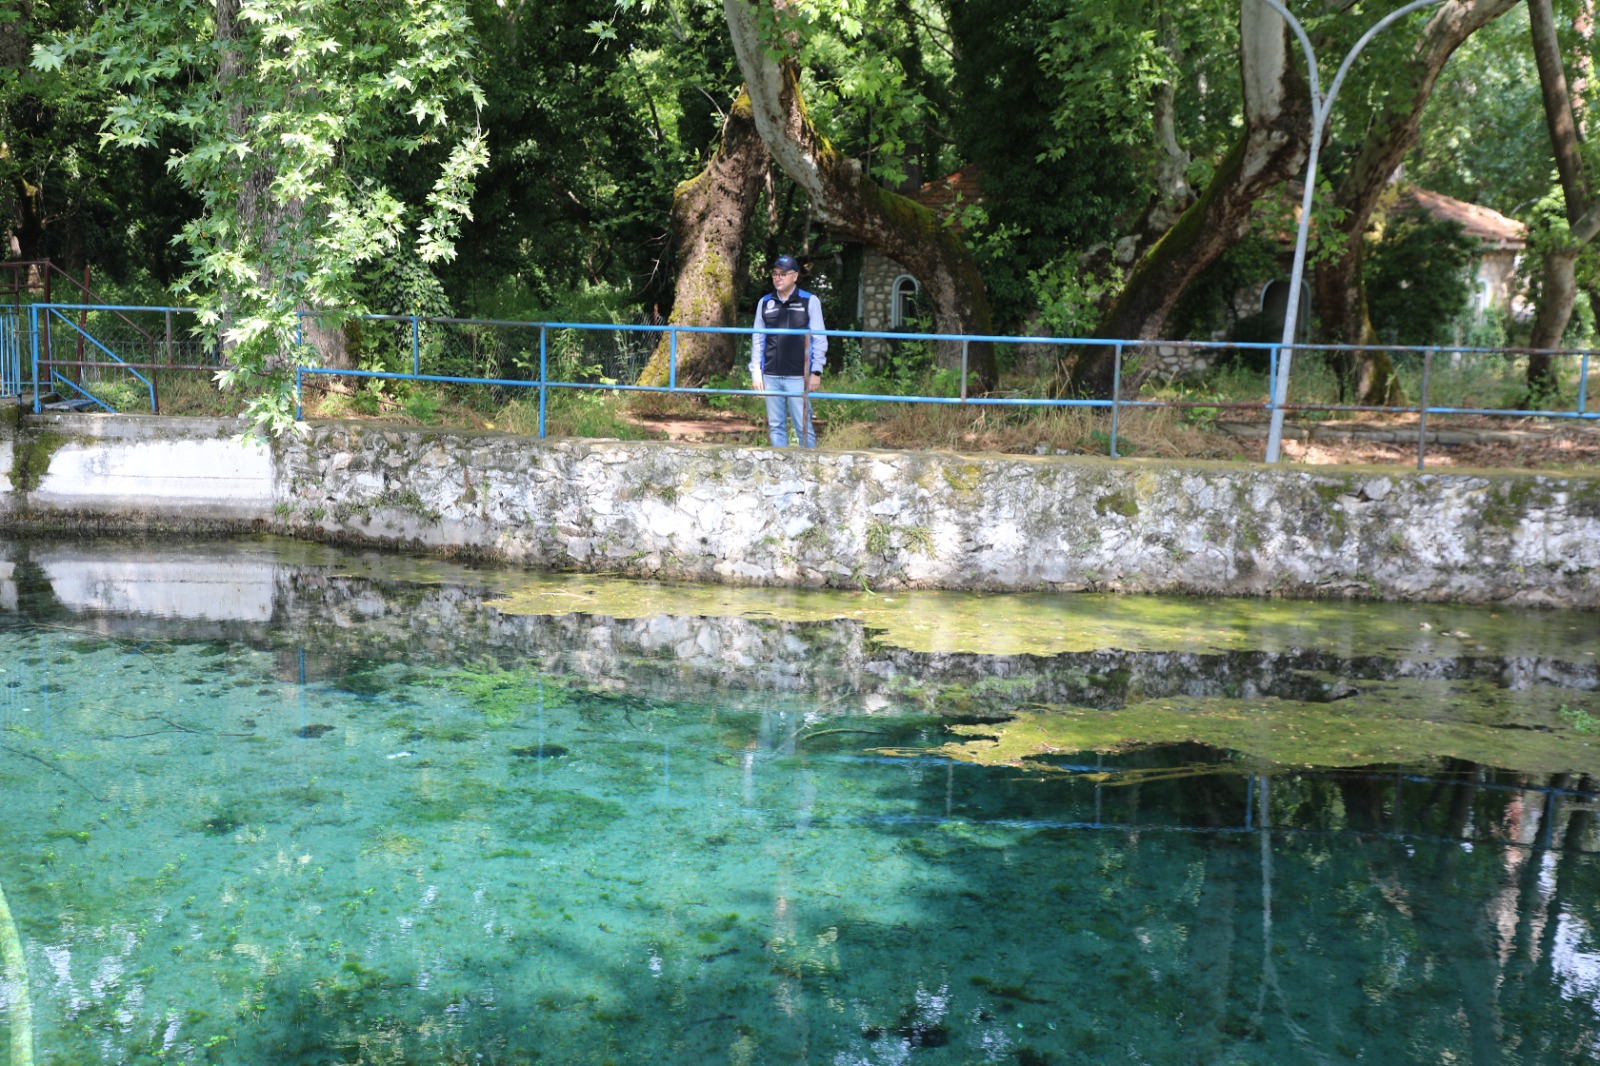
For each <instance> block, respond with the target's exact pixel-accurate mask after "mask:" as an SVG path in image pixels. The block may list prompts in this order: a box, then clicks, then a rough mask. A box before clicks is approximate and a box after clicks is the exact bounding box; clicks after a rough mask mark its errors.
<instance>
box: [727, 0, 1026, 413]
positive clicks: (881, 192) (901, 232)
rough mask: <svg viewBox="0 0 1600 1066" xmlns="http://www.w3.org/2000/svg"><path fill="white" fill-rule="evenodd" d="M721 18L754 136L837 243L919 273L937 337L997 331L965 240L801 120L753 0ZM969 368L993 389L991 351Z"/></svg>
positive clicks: (955, 357)
mask: <svg viewBox="0 0 1600 1066" xmlns="http://www.w3.org/2000/svg"><path fill="white" fill-rule="evenodd" d="M773 6H774V8H775V9H776V13H777V14H778V16H779V18H778V20H777V22H776V25H777V26H778V28H780V29H781V22H782V19H783V18H784V17H787V16H788V13H789V3H788V0H773ZM723 13H724V15H725V16H726V18H727V23H728V31H729V34H730V35H731V37H732V39H733V46H734V52H735V54H736V55H737V56H738V59H739V68H740V70H741V71H742V72H743V73H744V77H745V85H746V87H747V89H748V90H749V93H750V100H751V105H752V108H753V111H754V117H755V124H756V129H757V130H759V131H760V133H761V139H762V140H763V141H765V142H766V145H767V150H768V151H769V152H770V153H771V155H772V160H773V162H774V163H776V164H777V166H778V169H780V170H782V171H783V172H784V173H785V174H787V175H788V176H789V178H790V180H792V181H793V182H794V183H795V184H796V185H797V186H799V188H800V189H801V191H802V192H804V193H805V194H806V196H807V197H808V198H809V199H810V200H811V204H812V207H813V209H814V212H815V217H816V218H817V219H818V221H820V222H822V223H823V224H824V225H826V226H827V227H828V228H829V229H830V230H832V231H833V232H834V233H836V234H838V235H839V236H842V237H847V238H849V239H851V240H856V241H860V242H862V243H863V244H866V245H869V246H871V247H873V248H876V249H877V250H878V251H879V252H882V253H883V254H884V255H886V256H888V257H889V258H891V259H894V260H896V261H897V262H899V263H900V264H902V265H903V266H904V267H905V268H906V270H907V271H908V272H909V273H911V274H913V275H915V276H916V278H917V280H918V281H919V282H921V284H922V287H923V291H924V292H926V293H927V294H928V296H929V297H930V298H931V299H932V301H933V306H934V321H935V323H936V325H937V328H938V331H939V332H940V333H952V334H988V333H991V332H992V330H993V325H992V319H991V316H990V310H989V296H988V291H987V289H986V288H985V287H984V283H983V278H982V276H981V275H980V274H979V272H978V266H977V263H976V262H975V261H974V260H973V258H972V255H971V253H970V252H969V251H968V250H967V248H966V245H964V244H963V243H962V241H961V238H960V237H959V236H957V234H956V233H955V232H953V231H952V230H951V229H950V228H949V227H947V226H944V225H943V224H942V223H941V222H940V220H939V219H938V218H937V217H936V216H935V215H934V214H933V212H932V211H929V210H928V209H927V208H926V207H923V206H922V205H921V204H918V203H916V202H915V201H913V200H910V199H907V198H906V197H904V196H900V195H897V194H896V193H893V192H890V191H888V190H886V189H884V188H882V187H881V186H879V185H878V184H877V183H876V182H874V181H872V179H871V178H869V177H868V176H867V173H866V169H865V168H864V167H863V166H862V165H861V163H860V161H859V160H855V159H851V158H849V157H848V156H845V155H843V154H841V153H840V152H839V151H838V150H837V149H835V148H834V147H833V145H832V144H830V143H829V142H828V140H827V139H826V138H825V137H823V136H822V135H821V134H820V133H818V132H817V129H816V127H814V126H813V125H812V124H811V121H810V119H809V118H807V116H806V113H805V103H804V101H803V99H802V98H801V95H800V72H799V69H798V67H797V66H796V65H795V62H794V60H793V59H790V58H787V57H782V58H780V56H781V55H782V52H783V49H782V48H781V47H774V46H775V45H777V44H780V42H773V41H768V40H767V39H766V37H765V35H764V34H763V21H764V20H763V19H761V18H759V17H758V10H757V5H756V3H754V2H753V0H723ZM767 24H768V25H773V24H774V23H773V22H771V21H770V20H767ZM961 349H962V345H961V344H960V343H959V342H953V343H945V344H941V345H940V347H939V363H940V365H941V366H944V367H947V368H957V367H959V366H960V364H961V357H962V351H961ZM967 367H968V371H969V373H971V374H974V375H976V377H977V380H978V383H979V385H980V387H985V388H986V387H989V386H992V385H993V384H994V382H995V378H996V373H995V363H994V351H993V348H992V346H991V345H989V344H983V343H974V344H971V345H970V348H969V351H968V353H967Z"/></svg>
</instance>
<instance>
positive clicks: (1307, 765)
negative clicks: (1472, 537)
mask: <svg viewBox="0 0 1600 1066" xmlns="http://www.w3.org/2000/svg"><path fill="white" fill-rule="evenodd" d="M146 550H147V549H146V548H144V547H143V546H138V547H135V548H131V549H116V548H112V549H102V548H99V547H97V546H90V545H78V546H73V545H66V546H62V545H50V546H44V547H39V546H30V545H15V546H12V547H11V549H10V550H9V551H8V552H7V554H8V556H9V559H10V562H11V563H12V571H11V578H10V580H11V581H12V582H13V592H12V593H11V595H13V596H14V597H15V602H16V604H17V608H16V610H15V611H13V612H11V613H10V614H8V615H7V616H5V617H4V618H0V670H3V671H4V672H3V673H0V790H3V791H0V794H3V795H4V796H5V799H6V816H5V817H4V818H3V819H0V883H3V884H4V885H5V888H6V891H7V892H8V894H9V895H8V897H7V898H8V899H9V901H10V904H11V908H12V910H13V912H14V919H15V925H16V928H17V930H18V931H19V934H20V936H19V942H20V945H21V950H22V952H23V953H24V956H25V962H26V966H27V970H28V973H29V979H28V981H27V982H26V984H27V987H25V988H19V987H17V983H16V982H11V983H8V984H0V1017H4V1018H7V1019H10V1021H8V1022H7V1025H8V1035H9V1037H11V1038H12V1039H13V1041H14V1038H15V1036H16V1032H17V1024H16V1022H15V1018H16V1017H17V1016H18V1015H17V1008H18V1006H19V1005H20V1004H22V1003H23V1002H24V997H27V996H28V995H29V994H30V993H31V1004H32V1007H33V1016H34V1023H35V1026H36V1030H37V1035H36V1039H35V1043H36V1045H37V1052H38V1061H39V1062H41V1063H57V1064H62V1066H66V1064H72V1066H79V1064H85V1063H125V1062H140V1063H143V1062H158V1061H164V1062H185V1063H202V1062H215V1061H223V1062H272V1063H284V1064H294V1063H346V1062H418V1063H438V1062H449V1063H454V1062H461V1063H466V1062H497V1061H499V1062H507V1061H509V1062H530V1061H534V1060H535V1059H537V1060H539V1061H549V1062H575V1063H576V1062H603V1061H614V1062H662V1061H669V1062H677V1061H686V1062H729V1063H769V1062H775V1063H782V1062H796V1063H798V1062H825V1063H887V1062H908V1061H912V1060H921V1059H924V1058H926V1059H930V1060H934V1061H939V1060H944V1061H953V1062H1001V1063H1030V1064H1037V1063H1067V1062H1111V1061H1116V1062H1124V1061H1127V1062H1139V1061H1143V1062H1151V1063H1172V1062H1185V1063H1188V1062H1195V1063H1211V1062H1216V1063H1263V1064H1265V1063H1274V1064H1278V1063H1289V1062H1345V1061H1370V1062H1383V1063H1405V1062H1417V1063H1422V1062H1427V1063H1436V1062H1443V1061H1451V1062H1471V1063H1508V1064H1509V1063H1569V1062H1578V1061H1585V1060H1587V1059H1588V1058H1590V1057H1591V1056H1592V1055H1593V1053H1594V1051H1595V1049H1596V1044H1597V1041H1600V1006H1597V1001H1600V967H1597V955H1600V942H1597V939H1596V936H1595V929H1596V922H1597V921H1600V913H1597V910H1600V885H1597V883H1596V874H1597V867H1596V863H1597V859H1596V857H1595V852H1596V851H1597V850H1600V837H1597V830H1596V825H1595V818H1594V808H1595V803H1596V796H1595V788H1594V782H1593V780H1592V779H1591V777H1590V776H1589V774H1590V772H1591V770H1590V759H1591V756H1590V754H1589V751H1588V747H1587V745H1588V734H1586V733H1584V732H1583V731H1581V730H1580V729H1578V728H1577V727H1578V725H1581V724H1582V723H1583V718H1582V715H1583V714H1591V715H1595V716H1600V706H1596V703H1595V692H1596V685H1595V677H1594V659H1593V657H1592V656H1591V655H1589V654H1588V653H1589V652H1591V651H1592V650H1593V637H1592V636H1591V637H1590V638H1589V639H1588V640H1587V641H1585V640H1573V639H1571V638H1570V637H1568V638H1563V639H1562V640H1560V641H1559V642H1552V643H1551V644H1550V645H1549V646H1547V647H1546V646H1537V645H1536V644H1530V643H1529V641H1528V640H1527V639H1526V632H1529V631H1533V632H1538V631H1543V632H1555V633H1565V632H1569V631H1568V630H1565V629H1563V628H1562V627H1563V626H1565V625H1567V624H1568V621H1569V620H1568V618H1566V617H1563V616H1556V615H1551V614H1545V615H1529V616H1527V624H1526V625H1525V626H1521V627H1518V626H1511V627H1508V629H1509V630H1511V631H1515V630H1518V629H1519V628H1520V629H1521V630H1523V631H1524V632H1523V633H1522V635H1521V636H1519V637H1518V638H1517V642H1516V644H1515V645H1514V646H1513V645H1511V644H1509V643H1508V644H1505V645H1499V644H1495V643H1486V644H1485V646H1484V647H1483V648H1482V649H1481V650H1479V649H1476V648H1474V649H1473V652H1472V654H1471V655H1469V656H1462V655H1456V654H1448V655H1442V654H1438V653H1437V651H1436V650H1435V651H1418V650H1417V648H1416V647H1415V645H1409V644H1406V645H1405V646H1404V647H1401V645H1403V644H1404V642H1403V641H1400V640H1398V639H1397V638H1396V633H1397V632H1399V631H1400V629H1401V628H1402V627H1398V626H1396V625H1394V624H1390V620H1391V616H1390V615H1388V614H1386V609H1384V608H1377V607H1365V606H1360V605H1352V606H1349V607H1348V608H1347V610H1348V611H1349V612H1350V618H1349V624H1348V628H1347V629H1346V630H1345V633H1346V638H1347V639H1346V643H1345V644H1344V646H1342V647H1341V648H1340V650H1339V652H1338V653H1337V654H1334V653H1331V652H1328V651H1326V650H1323V649H1320V648H1317V647H1292V646H1288V645H1287V643H1286V642H1284V641H1278V640H1273V639H1271V638H1267V639H1266V640H1264V645H1270V647H1265V646H1264V647H1263V648H1259V649H1251V648H1237V647H1234V648H1229V649H1227V650H1219V651H1216V652H1206V651H1204V650H1196V649H1192V648H1191V649H1188V650H1184V651H1174V650H1172V648H1171V647H1170V646H1166V647H1163V646H1161V645H1162V640H1163V639H1165V638H1161V639H1155V640H1152V641H1150V642H1149V643H1143V642H1140V641H1137V640H1134V641H1130V642H1129V643H1130V646H1129V647H1122V648H1105V649H1100V650H1093V651H1079V652H1072V653H1067V654H1063V655H1059V656H1053V657H1047V658H1046V657H1037V656H1029V655H1015V656H977V655H970V654H960V653H954V652H940V653H932V652H912V651H908V650H906V649H904V648H900V647H893V646H889V645H886V644H884V643H882V642H881V641H879V640H878V639H876V638H875V637H874V636H873V634H872V633H871V632H869V631H866V630H864V629H863V628H862V627H861V626H859V625H857V624H855V623H853V622H848V621H827V620H817V621H813V622H807V623H797V622H776V621H770V620H768V621H762V620H757V619H751V618H741V617H729V618H704V617H690V616H673V615H655V616H651V617H646V618H636V619H632V620H628V621H618V622H613V621H611V620H608V619H606V618H603V617H599V616H590V615H569V616H559V617H548V616H512V615H504V614H501V613H500V612H498V611H497V610H495V609H494V608H493V607H491V606H488V605H486V603H485V599H486V596H487V593H486V591H485V590H489V589H491V588H492V589H494V590H495V594H499V592H500V591H503V589H504V582H505V581H506V580H507V578H506V577H505V576H504V575H487V574H486V575H482V576H481V584H480V583H478V581H479V579H478V577H477V576H475V575H473V574H471V573H468V572H464V571H454V572H450V576H451V580H450V581H444V582H441V581H439V580H437V575H435V577H434V578H433V579H428V578H427V577H426V574H425V573H424V571H425V570H426V568H425V567H422V566H421V565H420V564H414V563H406V564H404V565H405V566H406V567H407V573H406V579H405V580H400V579H397V578H392V579H387V580H385V579H383V577H382V574H381V568H380V567H378V565H377V564H375V563H374V562H373V560H372V559H370V558H368V557H363V558H362V559H361V560H360V562H361V565H362V567H364V568H365V569H367V570H369V571H372V570H377V571H379V573H377V574H376V575H375V576H368V577H359V578H358V577H353V576H340V575H342V574H343V575H348V574H349V573H350V572H351V571H352V570H353V569H355V567H354V566H353V565H352V564H351V561H350V560H348V559H345V558H344V557H340V556H336V555H332V554H330V553H326V552H309V551H308V550H306V549H303V548H290V549H288V554H285V555H281V556H280V555H277V554H274V552H273V550H271V549H270V547H269V546H266V545H263V544H259V543H255V542H250V543H248V544H246V545H243V546H241V545H221V546H204V545H191V546H184V548H183V549H182V552H183V555H182V558H183V559H184V560H187V561H188V562H187V563H186V564H185V565H183V566H175V565H163V566H158V567H156V568H154V569H150V570H143V569H140V568H138V567H137V566H136V565H135V564H134V563H133V562H131V561H130V560H133V559H135V558H136V557H137V555H138V554H139V553H140V552H141V551H146ZM235 553H237V554H242V555H243V557H244V559H245V563H246V565H244V566H241V567H239V568H238V569H234V570H230V569H229V566H228V559H229V558H230V555H232V554H235ZM168 562H169V563H170V562H171V560H170V559H169V560H168ZM186 571H187V572H188V573H192V574H194V575H196V576H198V577H200V578H202V579H203V581H202V584H203V585H204V588H205V589H206V590H207V591H206V592H205V593H203V594H201V595H199V596H194V595H193V590H192V589H191V588H186V587H184V585H185V573H186ZM96 573H99V574H118V575H130V577H129V578H128V579H129V580H133V579H137V580H138V581H139V582H141V583H148V584H149V586H150V587H141V588H140V589H139V590H138V592H137V593H132V592H124V591H122V590H121V589H120V588H118V587H116V586H117V585H118V584H120V583H121V582H122V581H123V578H122V577H118V579H117V582H114V583H113V585H112V586H111V587H101V589H100V591H98V592H93V593H92V594H91V593H89V592H85V590H86V589H94V588H96V587H99V586H96V584H95V583H94V582H93V581H88V580H84V579H83V578H82V575H84V574H96ZM63 575H68V577H66V578H64V576H63ZM162 584H166V585H170V586H175V587H168V588H160V587H156V586H159V585H162ZM185 603H192V604H194V606H193V607H192V608H183V610H182V613H181V616H175V615H178V614H179V608H180V605H183V604H185ZM230 605H231V606H230ZM1118 609H1119V610H1120V609H1124V608H1120V607H1119V608H1118ZM1457 624H1458V625H1465V624H1464V623H1457ZM1471 624H1472V625H1473V627H1474V629H1476V628H1477V626H1476V623H1475V622H1474V623H1471ZM1364 628H1366V629H1370V630H1371V631H1372V632H1373V633H1374V634H1376V635H1375V636H1374V637H1373V638H1372V639H1371V640H1365V639H1364V638H1363V639H1356V638H1355V637H1351V636H1350V634H1353V633H1359V632H1361V631H1362V630H1363V629H1364ZM1407 632H1409V631H1407ZM1485 639H1486V640H1487V639H1488V638H1485ZM1508 639H1509V638H1508ZM1385 649H1387V651H1386V650H1385ZM1513 652H1514V654H1512V653H1513ZM1352 690H1355V691H1352ZM1474 693H1476V694H1478V695H1477V696H1475V697H1474V698H1473V699H1471V700H1465V699H1458V698H1457V697H1460V696H1461V695H1462V694H1468V695H1471V694H1474ZM1441 694H1445V695H1447V696H1449V698H1448V699H1442V698H1441ZM1169 705H1170V706H1169ZM1163 708H1165V709H1163ZM1263 708H1267V709H1266V710H1263ZM1318 708H1333V709H1335V710H1337V713H1338V714H1339V715H1342V716H1343V718H1340V719H1339V721H1340V722H1342V723H1344V724H1343V725H1342V726H1341V728H1346V729H1349V730H1353V731H1356V732H1358V733H1359V732H1361V731H1362V730H1368V735H1367V736H1366V738H1365V739H1364V740H1363V741H1362V744H1363V747H1362V748H1361V749H1359V750H1357V749H1354V748H1352V747H1351V746H1350V745H1346V746H1345V747H1344V748H1343V749H1340V750H1341V752H1342V754H1343V755H1347V756H1351V758H1349V759H1341V760H1340V761H1335V762H1326V761H1319V760H1317V759H1313V758H1309V757H1306V756H1307V755H1308V753H1313V752H1318V751H1322V750H1325V749H1327V747H1328V744H1329V742H1328V740H1327V738H1326V737H1323V736H1312V735H1306V736H1301V735H1300V734H1310V733H1312V732H1314V729H1313V725H1314V724H1315V723H1317V722H1323V723H1324V725H1325V724H1326V721H1327V720H1326V719H1319V718H1317V717H1316V713H1317V709H1318ZM1230 716H1231V719H1232V720H1242V719H1248V720H1249V721H1250V728H1249V729H1246V730H1243V731H1238V732H1236V733H1234V734H1225V733H1224V732H1223V729H1224V726H1223V724H1222V723H1226V722H1227V721H1229V720H1230ZM1372 720H1380V721H1382V722H1383V723H1385V726H1384V727H1385V728H1392V729H1393V730H1394V731H1395V732H1397V733H1402V732H1403V733H1405V734H1406V735H1407V737H1408V739H1407V742H1406V744H1407V746H1406V749H1405V750H1406V751H1407V752H1408V753H1409V754H1408V756H1407V758H1406V759H1405V760H1404V761H1403V762H1401V763H1397V762H1394V761H1392V760H1388V759H1384V758H1372V757H1370V752H1371V750H1372V749H1371V747H1370V746H1369V745H1368V744H1367V742H1368V741H1371V740H1373V739H1375V737H1376V734H1375V733H1372V732H1371V730H1372V728H1373V727H1371V724H1370V723H1371V721H1372ZM1062 723H1066V724H1065V725H1063V724H1062ZM952 727H958V729H959V731H955V730H953V728H952ZM1179 727H1182V728H1179ZM1318 728H1321V727H1318ZM1146 729H1148V730H1152V731H1153V732H1142V730H1146ZM1030 730H1031V732H1030ZM1094 730H1100V731H1101V732H1100V733H1097V734H1096V733H1094ZM1184 730H1187V731H1188V733H1187V735H1185V732H1184ZM1090 734H1094V742H1093V743H1081V744H1080V745H1079V746H1077V747H1065V748H1063V747H1059V746H1053V745H1052V740H1060V739H1061V738H1062V737H1063V736H1069V737H1073V738H1081V737H1084V736H1089V735H1090ZM1221 735H1229V736H1234V737H1236V738H1237V740H1238V743H1237V744H1229V745H1218V744H1215V743H1196V742H1195V741H1196V739H1197V737H1202V736H1204V737H1212V736H1221ZM986 738H987V739H986ZM1491 743H1492V744H1493V745H1495V746H1494V748H1493V750H1494V751H1496V752H1497V755H1498V757H1497V758H1496V759H1494V760H1488V759H1476V760H1474V759H1464V758H1461V757H1460V755H1459V754H1458V753H1459V752H1460V751H1462V750H1478V749H1479V748H1480V747H1481V748H1485V749H1487V748H1488V746H1489V745H1490V744H1491ZM985 744H988V745H991V746H992V747H991V748H989V749H986V748H984V747H983V745H985ZM990 750H992V751H998V752H1000V753H1001V755H1002V756H1003V757H1001V758H997V759H995V760H993V761H985V758H984V752H985V751H990ZM1286 753H1287V754H1286ZM1563 753H1565V754H1563ZM952 755H953V756H954V757H950V756H952ZM1272 755H1277V756H1284V757H1280V758H1275V757H1270V756H1272ZM1289 755H1293V756H1299V757H1294V758H1291V757H1288V756H1289ZM1362 755H1365V756H1367V757H1366V758H1356V757H1355V756H1362ZM12 1061H13V1062H15V1061H17V1059H16V1053H15V1052H13V1059H12Z"/></svg>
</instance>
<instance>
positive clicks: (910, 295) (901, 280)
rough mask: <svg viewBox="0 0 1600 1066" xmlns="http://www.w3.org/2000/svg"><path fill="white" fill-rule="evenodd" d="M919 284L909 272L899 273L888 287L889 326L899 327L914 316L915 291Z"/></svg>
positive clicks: (918, 289)
mask: <svg viewBox="0 0 1600 1066" xmlns="http://www.w3.org/2000/svg"><path fill="white" fill-rule="evenodd" d="M920 291H921V286H919V285H918V284H917V279H916V278H914V277H912V276H911V275H910V274H901V275H900V276H899V277H897V278H895V279H894V284H893V285H891V286H890V287H889V328H890V329H899V328H900V327H902V326H904V325H905V324H906V323H908V322H910V321H911V319H912V318H913V317H915V316H916V313H917V312H916V307H917V293H918V292H920Z"/></svg>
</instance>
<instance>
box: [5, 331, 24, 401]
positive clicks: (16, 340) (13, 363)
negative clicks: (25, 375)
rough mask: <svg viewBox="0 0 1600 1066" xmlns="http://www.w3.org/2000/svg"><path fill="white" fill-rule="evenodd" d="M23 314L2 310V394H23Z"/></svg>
mask: <svg viewBox="0 0 1600 1066" xmlns="http://www.w3.org/2000/svg"><path fill="white" fill-rule="evenodd" d="M22 349H23V334H22V316H21V315H19V314H17V313H16V312H15V311H0V396H20V395H22Z"/></svg>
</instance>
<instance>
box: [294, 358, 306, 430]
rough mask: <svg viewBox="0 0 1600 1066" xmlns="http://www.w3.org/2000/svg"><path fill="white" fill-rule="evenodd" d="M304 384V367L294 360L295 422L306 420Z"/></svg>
mask: <svg viewBox="0 0 1600 1066" xmlns="http://www.w3.org/2000/svg"><path fill="white" fill-rule="evenodd" d="M304 386H305V367H303V366H301V365H300V364H299V362H296V363H295V365H294V420H295V421H296V422H304V421H305V420H306V416H305V405H304V400H305V391H304Z"/></svg>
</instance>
